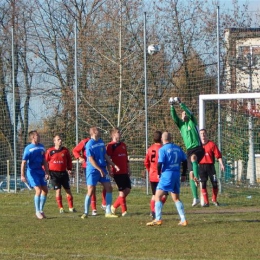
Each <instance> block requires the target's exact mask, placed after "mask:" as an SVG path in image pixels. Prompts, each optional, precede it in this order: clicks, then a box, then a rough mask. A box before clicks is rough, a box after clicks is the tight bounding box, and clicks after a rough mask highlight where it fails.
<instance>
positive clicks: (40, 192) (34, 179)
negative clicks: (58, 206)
mask: <svg viewBox="0 0 260 260" xmlns="http://www.w3.org/2000/svg"><path fill="white" fill-rule="evenodd" d="M29 138H30V141H31V144H29V145H27V146H26V147H25V149H24V153H23V158H22V164H21V181H22V182H28V184H29V185H30V186H31V187H32V188H34V190H35V195H34V205H35V210H36V217H37V218H38V219H43V218H45V215H44V212H43V209H44V205H45V202H46V199H47V194H48V187H47V181H46V180H47V179H48V178H49V169H48V164H47V162H46V160H45V148H44V146H43V145H42V144H41V143H40V136H39V134H38V132H37V131H36V130H34V131H31V132H29ZM43 166H44V169H45V171H44V169H43ZM25 168H26V176H25Z"/></svg>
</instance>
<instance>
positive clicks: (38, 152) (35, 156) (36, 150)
mask: <svg viewBox="0 0 260 260" xmlns="http://www.w3.org/2000/svg"><path fill="white" fill-rule="evenodd" d="M44 157H45V149H44V146H43V145H42V144H40V143H38V144H29V145H27V146H26V147H25V149H24V152H23V160H24V161H27V171H30V172H31V171H33V170H41V169H42V166H43V161H44Z"/></svg>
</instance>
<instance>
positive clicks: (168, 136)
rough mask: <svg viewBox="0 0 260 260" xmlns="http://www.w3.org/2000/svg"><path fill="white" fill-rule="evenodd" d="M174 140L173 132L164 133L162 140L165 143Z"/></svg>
mask: <svg viewBox="0 0 260 260" xmlns="http://www.w3.org/2000/svg"><path fill="white" fill-rule="evenodd" d="M171 141H172V135H171V133H169V132H167V131H165V132H163V134H162V142H163V144H166V143H170V142H171Z"/></svg>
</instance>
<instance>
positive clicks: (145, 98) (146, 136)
mask: <svg viewBox="0 0 260 260" xmlns="http://www.w3.org/2000/svg"><path fill="white" fill-rule="evenodd" d="M146 50H147V48H146V12H144V112H145V151H147V149H148V112H147V66H146V63H147V59H146V58H147V51H146ZM148 180H149V173H148V171H147V170H146V193H147V195H148V194H149V187H148V183H149V182H148Z"/></svg>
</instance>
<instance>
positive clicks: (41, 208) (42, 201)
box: [40, 195, 47, 211]
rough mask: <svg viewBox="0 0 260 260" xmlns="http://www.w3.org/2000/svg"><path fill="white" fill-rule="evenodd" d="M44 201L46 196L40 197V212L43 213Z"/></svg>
mask: <svg viewBox="0 0 260 260" xmlns="http://www.w3.org/2000/svg"><path fill="white" fill-rule="evenodd" d="M46 200H47V196H45V195H41V196H40V211H43V209H44V205H45V202H46Z"/></svg>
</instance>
